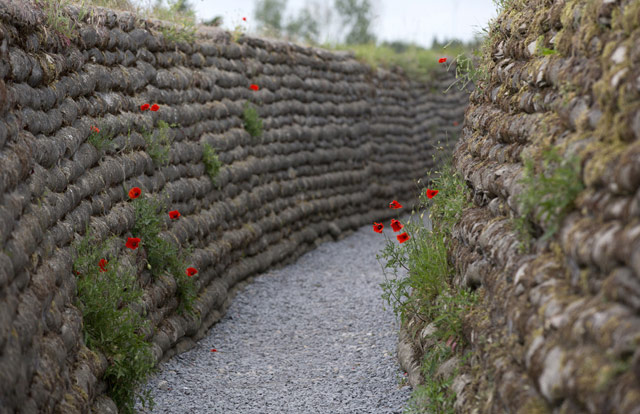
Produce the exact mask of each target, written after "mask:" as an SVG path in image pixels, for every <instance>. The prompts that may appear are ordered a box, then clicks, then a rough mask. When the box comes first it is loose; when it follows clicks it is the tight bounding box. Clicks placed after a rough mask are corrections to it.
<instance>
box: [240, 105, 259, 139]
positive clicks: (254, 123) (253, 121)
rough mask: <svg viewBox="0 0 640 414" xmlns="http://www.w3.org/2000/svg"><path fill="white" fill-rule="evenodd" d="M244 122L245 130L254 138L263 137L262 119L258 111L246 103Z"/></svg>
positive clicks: (243, 115)
mask: <svg viewBox="0 0 640 414" xmlns="http://www.w3.org/2000/svg"><path fill="white" fill-rule="evenodd" d="M242 120H243V122H244V129H245V130H246V131H247V132H248V133H249V134H250V135H251V136H252V137H259V136H260V135H262V119H260V116H259V115H258V111H256V109H255V108H254V107H253V106H251V105H249V102H245V104H244V111H243V112H242Z"/></svg>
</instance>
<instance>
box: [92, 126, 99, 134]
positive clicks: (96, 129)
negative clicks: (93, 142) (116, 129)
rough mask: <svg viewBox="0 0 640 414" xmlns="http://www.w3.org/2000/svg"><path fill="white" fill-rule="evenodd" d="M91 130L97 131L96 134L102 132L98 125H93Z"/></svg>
mask: <svg viewBox="0 0 640 414" xmlns="http://www.w3.org/2000/svg"><path fill="white" fill-rule="evenodd" d="M91 131H92V132H95V133H96V134H99V133H100V130H99V129H98V127H97V126H92V127H91Z"/></svg>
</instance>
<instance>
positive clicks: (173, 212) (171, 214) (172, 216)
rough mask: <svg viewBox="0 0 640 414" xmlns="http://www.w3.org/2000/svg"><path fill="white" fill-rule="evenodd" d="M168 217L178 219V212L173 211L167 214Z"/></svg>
mask: <svg viewBox="0 0 640 414" xmlns="http://www.w3.org/2000/svg"><path fill="white" fill-rule="evenodd" d="M169 217H170V218H171V219H177V218H178V217H180V212H179V211H178V210H173V211H170V212H169Z"/></svg>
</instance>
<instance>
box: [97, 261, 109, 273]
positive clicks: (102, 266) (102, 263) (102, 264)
mask: <svg viewBox="0 0 640 414" xmlns="http://www.w3.org/2000/svg"><path fill="white" fill-rule="evenodd" d="M108 263H109V262H108V261H107V260H106V259H100V261H99V262H98V266H99V267H100V271H101V272H106V271H107V264H108Z"/></svg>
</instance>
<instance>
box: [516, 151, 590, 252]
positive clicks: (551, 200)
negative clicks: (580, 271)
mask: <svg viewBox="0 0 640 414" xmlns="http://www.w3.org/2000/svg"><path fill="white" fill-rule="evenodd" d="M542 157H543V160H542V161H543V167H542V169H543V171H542V172H540V173H538V174H536V173H535V168H534V162H533V160H532V159H526V160H525V169H524V177H523V178H522V180H521V181H520V182H521V183H522V184H523V185H524V189H523V191H522V193H520V194H519V195H518V196H517V197H516V200H517V202H518V203H519V205H520V209H521V210H520V215H519V216H518V217H515V218H514V219H513V224H514V227H515V228H516V230H517V231H518V233H519V234H520V237H521V240H522V243H521V249H522V250H527V249H528V248H529V245H530V243H531V240H532V235H533V234H534V229H533V225H532V223H531V222H530V219H531V218H533V219H534V220H536V221H537V222H541V221H542V222H545V223H546V224H547V226H546V227H547V229H546V231H545V232H544V234H543V235H542V238H541V240H543V241H545V240H548V239H550V238H551V237H553V236H554V235H555V233H556V232H557V231H558V229H559V227H560V224H561V223H562V220H563V219H564V217H565V216H566V215H567V213H569V212H570V211H571V210H572V209H573V206H574V204H573V202H574V200H575V198H576V197H577V195H578V194H579V193H580V192H581V191H582V190H583V189H584V185H583V184H582V180H581V179H580V160H579V159H578V158H577V157H575V156H574V157H571V158H570V159H565V158H563V157H562V156H561V155H560V154H558V150H557V148H555V147H551V148H548V149H545V150H544V151H543V154H542Z"/></svg>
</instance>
